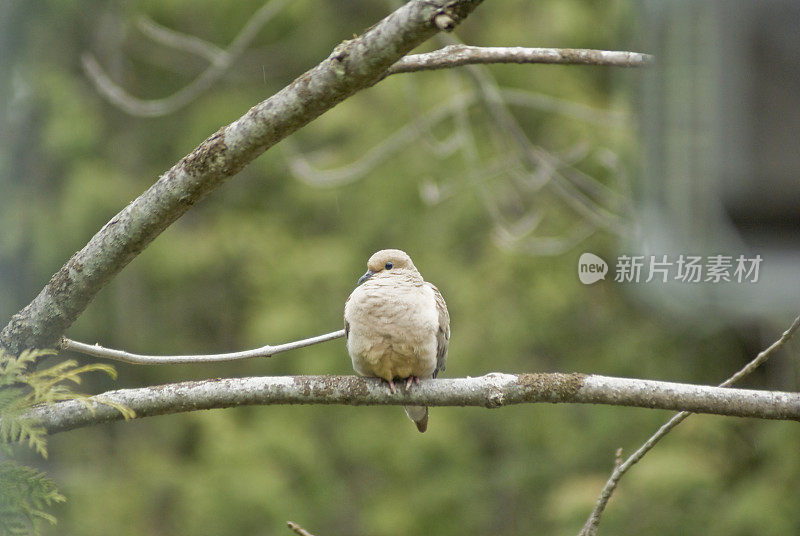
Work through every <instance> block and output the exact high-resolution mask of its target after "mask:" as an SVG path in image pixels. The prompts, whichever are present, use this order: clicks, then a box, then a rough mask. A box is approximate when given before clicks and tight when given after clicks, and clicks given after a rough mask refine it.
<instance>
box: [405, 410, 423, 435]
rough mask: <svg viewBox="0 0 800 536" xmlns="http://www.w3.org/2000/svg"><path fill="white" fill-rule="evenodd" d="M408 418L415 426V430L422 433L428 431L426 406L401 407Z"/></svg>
mask: <svg viewBox="0 0 800 536" xmlns="http://www.w3.org/2000/svg"><path fill="white" fill-rule="evenodd" d="M403 409H404V410H406V415H408V418H409V419H411V420H412V421H414V424H416V425H417V430H419V431H420V432H424V431H425V430H427V429H428V406H403Z"/></svg>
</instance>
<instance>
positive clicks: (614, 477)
mask: <svg viewBox="0 0 800 536" xmlns="http://www.w3.org/2000/svg"><path fill="white" fill-rule="evenodd" d="M799 328H800V316H798V317H797V318H795V319H794V322H792V325H791V326H789V329H787V330H786V331H784V332H783V335H781V337H780V339H778V340H777V341H775V342H774V343H772V344H771V345H770V346H769V347H768V348H767V349H765V350H763V351H762V352H761V353H759V354H758V355H757V356H756V358H755V359H753V360H752V361H750V362H749V363H748V364H747V365H745V366H744V367H743V368H742V369H741V370H739V371H738V372H737V373H736V374H734V375H733V376H731V377H730V378H728V379H727V380H725V381H724V382H722V383H721V384H719V386H720V387H728V386H730V385H732V384H734V383H736V382H737V381H739V380H741V379H742V378H744V377H745V376H747V375H748V374H750V373H751V372H753V371H754V370H755V369H756V368H757V367H758V366H759V365H761V364H762V363H764V362H765V361H766V360H767V359H769V357H770V356H771V355H772V354H774V353H775V352H777V351H778V350H779V349H780V348H781V347H783V345H784V344H786V342H787V341H788V340H789V339H791V338H792V336H793V335H794V334H795V332H796V331H797V330H798V329H799ZM689 415H691V412H688V411H681V412H680V413H678V414H676V415H674V416H673V417H672V418H671V419H670V420H669V421H667V422H666V423H665V424H664V425H663V426H661V428H659V429H658V431H657V432H656V433H655V434H653V435H652V436H651V437H650V439H648V440H647V441H645V442H644V444H643V445H642V446H641V447H639V448H638V449H637V450H636V452H634V453H633V454H631V456H630V457H629V458H628V459H627V460H625V461H624V462H623V463H622V464H620V465H619V466H617V467H616V468H615V469H614V471H613V472H612V473H611V476H610V477H609V478H608V481H607V482H606V484H605V486H604V487H603V490H602V491H601V492H600V496H599V497H598V498H597V503H596V504H595V507H594V510H592V513H591V514H590V515H589V519H587V520H586V523H585V524H584V526H583V528H582V529H581V531H580V533H579V536H594V535H595V534H597V527H598V525H599V524H600V517H601V516H602V515H603V511H604V510H605V508H606V505H607V504H608V501H609V499H610V498H611V495H612V494H613V493H614V490H615V489H616V488H617V484H618V483H619V480H620V478H622V476H623V475H624V474H625V473H626V472H627V471H628V469H630V468H631V467H632V466H633V465H634V464H636V463H637V462H638V461H639V460H641V459H642V457H644V455H645V454H647V453H648V452H649V451H650V449H652V448H653V447H654V446H655V444H656V443H658V442H659V441H660V440H661V438H663V437H664V436H665V435H667V434H668V433H669V431H670V430H672V429H673V428H675V427H676V426H678V425H679V424H680V423H681V422H683V420H684V419H686V417H688V416H689Z"/></svg>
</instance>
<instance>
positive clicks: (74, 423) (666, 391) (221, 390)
mask: <svg viewBox="0 0 800 536" xmlns="http://www.w3.org/2000/svg"><path fill="white" fill-rule="evenodd" d="M108 402H113V403H114V404H117V405H119V404H122V405H125V406H128V407H129V408H131V409H132V410H134V411H135V412H136V416H137V418H141V417H150V416H155V415H166V414H170V413H180V412H185V411H195V410H201V409H212V408H228V407H233V406H242V405H273V404H343V405H351V406H360V405H414V406H422V405H424V406H481V407H487V408H498V407H501V406H506V405H510V404H523V403H535V402H550V403H585V404H611V405H621V406H636V407H643V408H658V409H672V410H684V409H685V410H690V411H694V412H697V413H712V414H717V415H731V416H739V417H758V418H763V419H783V420H800V394H797V393H783V392H774V391H754V390H748V389H730V388H722V387H708V386H700V385H687V384H679V383H669V382H657V381H650V380H637V379H628V378H609V377H606V376H597V375H584V374H575V373H573V374H562V373H552V374H498V373H492V374H487V375H485V376H480V377H477V378H455V379H435V380H424V381H422V382H421V383H420V384H419V385H415V386H412V387H411V389H410V390H409V391H405V390H402V389H400V390H398V392H397V393H396V394H391V393H390V391H389V389H388V387H387V386H386V384H385V383H382V382H381V381H380V380H378V379H377V378H362V377H357V376H278V377H255V378H224V379H215V380H204V381H192V382H182V383H176V384H169V385H161V386H156V387H144V388H140V389H122V390H118V391H110V392H107V393H103V394H102V395H97V396H94V397H91V398H89V399H88V400H84V401H74V400H72V401H66V402H59V403H57V404H54V405H51V406H41V407H38V408H35V409H34V410H32V411H31V412H30V413H29V416H30V417H32V418H35V419H37V420H39V421H41V423H42V425H43V426H44V427H45V428H46V429H47V431H48V432H49V433H56V432H62V431H65V430H72V429H74V428H80V427H83V426H91V425H94V424H101V423H104V422H111V421H118V420H121V419H122V418H123V417H122V414H121V413H120V412H119V411H118V410H117V409H115V408H114V407H113V406H111V405H108V404H107V403H108Z"/></svg>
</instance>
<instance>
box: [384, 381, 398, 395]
mask: <svg viewBox="0 0 800 536" xmlns="http://www.w3.org/2000/svg"><path fill="white" fill-rule="evenodd" d="M383 381H386V380H383ZM386 383H388V384H389V390H390V391H391V392H392V394H395V393H396V392H397V389H396V388H395V386H394V380H389V381H388V382H386Z"/></svg>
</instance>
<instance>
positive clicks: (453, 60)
mask: <svg viewBox="0 0 800 536" xmlns="http://www.w3.org/2000/svg"><path fill="white" fill-rule="evenodd" d="M652 61H653V56H650V55H649V54H642V53H641V52H624V51H618V50H591V49H579V48H524V47H475V46H469V45H450V46H446V47H444V48H442V49H439V50H435V51H433V52H427V53H425V54H412V55H410V56H406V57H404V58H402V59H401V60H399V61H398V62H397V63H395V64H394V65H392V66H391V67H390V68H389V70H388V71H387V75H392V74H398V73H411V72H417V71H427V70H431V69H447V68H451V67H460V66H462V65H472V64H477V63H484V64H486V63H550V64H553V63H555V64H561V65H602V66H608V67H642V66H644V65H647V64H648V63H651V62H652Z"/></svg>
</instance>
